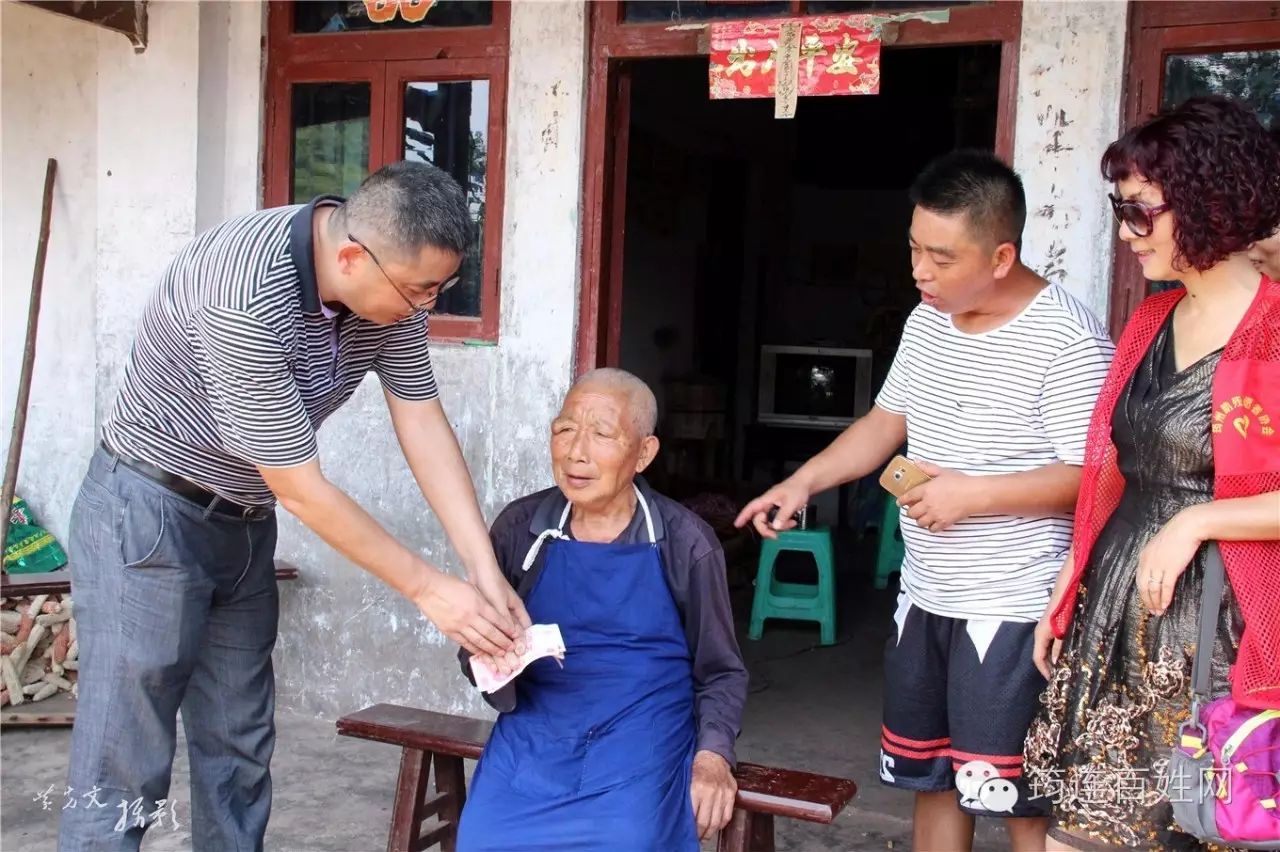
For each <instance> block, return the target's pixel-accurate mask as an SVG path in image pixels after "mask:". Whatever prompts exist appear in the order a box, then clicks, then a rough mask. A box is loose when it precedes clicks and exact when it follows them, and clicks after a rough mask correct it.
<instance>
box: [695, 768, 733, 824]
mask: <svg viewBox="0 0 1280 852" xmlns="http://www.w3.org/2000/svg"><path fill="white" fill-rule="evenodd" d="M691 792H692V798H693V818H694V821H695V822H696V823H697V825H698V837H699V838H700V839H702V840H706V839H707V838H709V837H711V836H712V835H714V834H715V833H716V832H717V831H719V830H720V829H722V828H724V827H725V826H726V825H728V824H729V820H730V819H732V818H733V803H734V800H735V799H737V797H738V782H737V781H735V780H734V778H733V771H732V770H731V769H730V768H729V763H728V761H726V760H725V759H724V758H723V757H721V756H720V755H718V754H716V753H715V752H714V751H700V752H698V753H697V754H696V755H694V758H693V787H692V790H691Z"/></svg>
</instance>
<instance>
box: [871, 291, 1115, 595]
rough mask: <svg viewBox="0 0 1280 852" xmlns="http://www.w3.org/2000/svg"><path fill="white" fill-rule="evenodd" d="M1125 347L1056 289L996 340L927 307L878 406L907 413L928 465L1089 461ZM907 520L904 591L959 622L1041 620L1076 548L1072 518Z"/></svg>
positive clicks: (989, 467)
mask: <svg viewBox="0 0 1280 852" xmlns="http://www.w3.org/2000/svg"><path fill="white" fill-rule="evenodd" d="M1114 351H1115V347H1114V346H1113V345H1112V343H1111V339H1110V338H1109V337H1108V335H1107V332H1106V329H1105V328H1104V327H1103V326H1102V324H1101V323H1100V322H1099V321H1098V320H1097V318H1096V317H1094V316H1093V314H1091V313H1090V312H1089V309H1088V308H1086V307H1085V306H1084V305H1083V304H1081V303H1080V302H1079V301H1077V300H1076V299H1075V298H1074V297H1072V296H1071V295H1070V294H1069V293H1067V292H1066V291H1065V290H1063V289H1062V288H1061V287H1058V286H1055V285H1050V286H1048V287H1046V288H1045V289H1044V290H1042V291H1041V292H1040V293H1039V294H1037V295H1036V297H1035V298H1034V299H1033V300H1032V301H1031V303H1030V304H1029V305H1028V306H1027V307H1026V309H1024V310H1023V312H1022V313H1021V314H1019V315H1018V316H1017V317H1016V318H1015V319H1013V320H1011V321H1010V322H1008V323H1006V324H1005V325H1003V326H1001V327H1000V328H997V329H995V330H993V331H989V332H986V333H984V334H966V333H964V332H962V331H960V330H958V329H957V328H956V327H955V326H954V325H953V324H952V322H951V318H950V317H948V316H947V315H945V314H942V313H939V312H938V311H937V310H934V309H933V308H931V307H929V306H927V305H923V304H922V305H920V306H919V307H917V308H916V309H915V311H913V312H912V314H911V316H910V317H909V318H908V319H907V324H906V329H905V330H904V331H903V335H902V344H901V346H900V347H899V349H898V354H897V357H896V358H895V359H894V362H893V367H892V368H891V369H890V371H889V376H888V378H887V379H886V380H885V384H884V387H883V388H882V389H881V391H880V396H879V398H878V399H877V400H876V402H877V404H878V405H879V406H880V407H881V408H884V409H886V410H888V411H892V412H894V413H897V414H902V415H905V416H906V418H907V444H908V453H909V455H910V457H911V458H912V459H915V460H918V461H929V462H933V463H934V464H937V465H939V466H941V467H945V468H951V469H954V470H958V471H961V472H962V473H967V474H971V475H974V476H990V475H994V474H1002V473H1017V472H1021V471H1026V470H1033V469H1035V468H1038V467H1044V466H1045V465H1049V464H1053V463H1055V462H1065V463H1066V464H1072V465H1079V464H1081V463H1082V462H1083V459H1084V444H1085V436H1086V433H1087V432H1088V427H1089V418H1090V415H1091V414H1092V412H1093V406H1094V403H1095V401H1096V400H1097V397H1098V392H1099V390H1100V389H1101V387H1102V381H1103V379H1104V378H1105V377H1106V373H1107V368H1108V367H1109V366H1110V363H1111V356H1112V355H1113V353H1114ZM901 520H902V538H903V541H904V543H905V544H906V557H905V559H904V561H903V566H902V587H903V590H904V591H905V592H906V594H907V597H908V599H909V600H910V601H911V603H912V604H914V605H916V606H919V607H920V608H922V609H924V610H926V611H928V612H932V613H935V614H937V615H944V616H950V617H952V618H965V619H969V618H997V619H1003V620H1009V621H1036V620H1038V619H1039V618H1040V616H1041V614H1042V613H1043V612H1044V608H1045V605H1046V604H1047V603H1048V600H1049V594H1050V592H1051V591H1052V588H1053V581H1054V577H1055V576H1056V574H1057V572H1058V569H1059V568H1060V567H1061V566H1062V560H1063V558H1064V557H1065V555H1066V552H1067V549H1068V547H1069V546H1070V544H1071V516H1070V515H1058V516H1046V517H1014V516H1010V515H980V516H975V517H972V518H969V519H967V520H965V521H963V522H961V523H959V524H957V525H956V526H955V527H953V528H951V529H949V530H947V531H945V532H941V533H936V534H933V533H929V532H927V531H926V530H923V529H921V528H920V527H919V525H917V524H916V523H915V522H914V521H912V520H911V519H910V518H908V517H907V516H906V514H905V513H904V514H903V515H902V518H901Z"/></svg>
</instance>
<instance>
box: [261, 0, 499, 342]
mask: <svg viewBox="0 0 1280 852" xmlns="http://www.w3.org/2000/svg"><path fill="white" fill-rule="evenodd" d="M510 11H511V8H510V3H509V2H505V1H504V0H435V2H430V0H365V2H361V0H355V1H354V2H352V0H323V2H283V1H282V0H276V2H271V3H270V4H269V7H268V13H267V14H268V18H267V116H266V124H267V127H266V142H265V146H266V150H265V152H264V158H263V160H264V175H263V181H264V196H265V202H266V204H267V205H268V206H277V205H284V204H292V203H301V202H305V201H309V200H311V199H312V198H314V197H315V196H316V195H322V194H334V195H345V194H348V193H350V192H351V191H352V190H354V189H355V188H356V187H357V186H358V185H359V184H360V181H361V180H363V179H364V177H365V176H366V175H368V174H369V173H370V172H373V171H376V170H377V169H379V168H381V167H382V166H384V165H386V164H387V163H393V162H397V161H399V160H418V161H421V162H429V163H432V164H434V165H436V166H437V167H439V168H441V169H443V170H445V171H446V172H448V173H449V174H451V175H452V176H453V177H454V178H455V179H456V180H457V181H458V183H459V184H461V185H462V187H463V188H464V189H465V190H466V193H467V200H468V202H469V204H470V207H471V214H472V217H473V219H474V221H475V225H476V232H475V242H474V244H473V246H472V250H471V251H470V252H469V253H468V255H467V257H466V259H465V260H464V261H463V264H462V269H461V270H460V275H461V280H460V282H459V283H458V285H457V286H455V287H454V288H452V289H451V290H449V292H447V293H445V294H442V295H441V297H440V301H439V303H438V305H437V307H436V310H435V312H434V313H433V315H432V318H431V336H432V339H433V340H454V341H470V340H476V341H488V342H493V341H496V340H497V339H498V317H499V313H498V301H499V280H500V273H501V269H500V263H501V257H502V255H501V236H502V200H503V150H504V148H505V129H506V103H507V56H508V42H509V38H510V20H511V14H510Z"/></svg>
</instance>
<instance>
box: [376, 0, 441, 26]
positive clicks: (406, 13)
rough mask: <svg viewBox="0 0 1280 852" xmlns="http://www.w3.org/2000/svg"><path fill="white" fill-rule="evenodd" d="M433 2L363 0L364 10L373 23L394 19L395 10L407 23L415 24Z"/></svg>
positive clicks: (430, 0)
mask: <svg viewBox="0 0 1280 852" xmlns="http://www.w3.org/2000/svg"><path fill="white" fill-rule="evenodd" d="M435 3H436V0H364V10H365V12H367V13H368V15H369V20H370V21H372V22H373V23H375V24H385V23H387V22H388V21H393V20H395V17H396V13H397V12H399V13H400V17H402V18H404V19H405V20H406V21H408V22H409V23H411V24H416V23H419V22H420V21H422V19H423V18H425V17H427V12H430V11H431V7H432V6H434V5H435Z"/></svg>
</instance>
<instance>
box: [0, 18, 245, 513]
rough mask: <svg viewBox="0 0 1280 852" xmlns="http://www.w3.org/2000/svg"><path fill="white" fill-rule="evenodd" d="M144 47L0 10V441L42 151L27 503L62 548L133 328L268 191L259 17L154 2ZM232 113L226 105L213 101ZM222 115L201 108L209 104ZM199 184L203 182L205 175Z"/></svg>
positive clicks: (15, 359)
mask: <svg viewBox="0 0 1280 852" xmlns="http://www.w3.org/2000/svg"><path fill="white" fill-rule="evenodd" d="M149 18H150V19H149V24H148V26H149V44H148V47H147V49H146V50H145V51H144V52H142V53H140V54H138V53H135V52H134V51H133V48H132V46H131V45H130V43H129V42H128V40H126V39H125V38H124V37H123V36H121V35H119V34H117V33H112V32H108V31H106V30H103V29H100V28H98V27H94V26H91V25H90V24H87V23H83V22H80V21H75V20H72V19H70V18H66V17H63V16H60V15H55V14H52V13H50V12H46V11H43V10H40V9H33V8H31V7H28V6H24V5H19V4H16V3H0V22H2V23H0V31H2V36H0V38H2V39H3V43H2V52H3V64H2V66H0V75H2V76H0V91H2V97H3V101H2V102H0V118H2V119H3V121H2V124H3V134H2V136H3V157H2V159H3V168H4V171H3V198H4V225H3V233H4V241H5V247H6V248H8V249H9V250H8V251H5V252H4V261H3V269H4V281H3V308H4V317H3V330H4V343H3V347H4V348H3V353H4V368H3V376H4V388H3V395H2V399H0V405H2V406H3V412H2V415H0V416H2V418H3V419H2V420H0V426H2V427H3V437H2V438H0V440H2V441H3V442H4V447H5V449H6V450H7V446H8V441H9V428H10V422H11V420H12V413H13V403H14V399H15V395H16V393H17V379H18V373H19V366H20V362H21V350H22V341H23V336H24V330H25V325H26V308H27V299H28V294H29V291H30V281H31V268H32V267H31V265H32V261H33V258H34V253H35V235H36V231H37V228H38V225H39V216H40V187H41V182H42V180H43V177H44V161H45V158H46V157H49V156H54V157H56V158H57V159H58V165H59V171H58V180H57V192H56V194H55V198H54V218H53V226H52V237H51V240H50V248H49V257H48V266H47V269H46V273H45V286H44V299H43V307H42V310H41V316H40V337H39V341H38V352H37V359H36V369H35V377H34V381H33V383H32V396H31V404H30V407H29V419H28V424H27V433H26V438H25V440H24V443H23V464H22V468H21V476H20V479H19V493H20V494H22V495H23V496H24V497H26V498H27V499H28V500H29V501H30V502H31V504H32V506H33V508H34V509H35V511H36V514H37V516H38V517H39V519H40V520H41V522H42V523H44V524H46V525H47V526H48V527H49V528H50V529H51V530H52V531H53V532H54V534H55V535H58V536H60V537H63V538H65V536H66V530H67V519H68V517H69V516H70V512H71V504H72V501H73V499H74V496H75V491H76V488H77V486H78V484H79V480H80V477H81V475H82V473H83V471H84V468H85V465H86V464H87V463H88V459H89V456H90V455H91V454H92V451H93V447H94V444H95V443H96V440H97V431H98V427H99V426H100V425H101V423H102V419H103V418H104V417H105V415H106V414H107V413H108V412H109V410H110V406H111V404H112V402H113V400H114V398H115V388H116V385H117V383H118V381H119V379H120V376H121V375H122V372H123V368H124V363H125V360H126V359H127V357H128V352H129V348H130V345H131V344H132V340H133V333H134V326H135V324H136V320H137V317H138V314H139V312H140V311H141V309H142V306H143V304H144V303H145V301H146V298H147V296H148V294H149V293H150V292H151V289H152V287H153V286H154V285H155V282H156V280H157V277H158V275H159V273H160V271H161V269H163V267H164V265H165V264H166V263H167V262H168V261H169V259H170V258H171V257H172V255H173V253H174V252H175V251H177V249H178V248H179V247H181V246H182V244H183V243H185V242H186V241H187V240H189V239H191V237H192V236H194V235H195V233H196V227H197V211H198V210H199V211H207V214H208V217H210V218H212V220H213V221H216V220H217V219H220V218H222V217H223V216H224V215H228V214H230V213H232V212H240V211H243V210H250V209H253V208H254V207H255V206H256V205H257V197H258V189H257V187H258V174H259V169H258V165H257V163H258V150H259V147H260V125H261V122H260V115H261V112H262V110H261V103H262V96H261V91H262V87H261V82H260V81H261V48H260V38H261V35H262V23H263V17H262V7H261V6H259V5H258V4H256V3H237V2H208V3H202V4H196V3H184V2H153V3H151V4H150V5H149ZM222 103H233V104H234V105H235V109H234V110H228V111H225V112H224V111H221V110H220V109H218V108H217V105H218V104H222ZM208 104H213V105H214V107H213V108H210V109H205V107H206V105H208ZM197 174H199V175H201V176H202V177H201V179H197Z"/></svg>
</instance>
